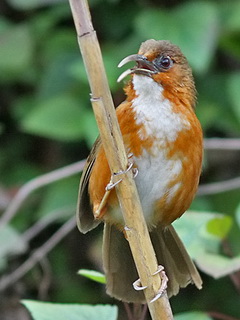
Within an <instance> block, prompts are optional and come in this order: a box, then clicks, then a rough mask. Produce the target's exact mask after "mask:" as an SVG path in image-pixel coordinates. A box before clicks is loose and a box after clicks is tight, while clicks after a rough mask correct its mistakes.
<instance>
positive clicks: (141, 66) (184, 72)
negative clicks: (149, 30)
mask: <svg viewBox="0 0 240 320" xmlns="http://www.w3.org/2000/svg"><path fill="white" fill-rule="evenodd" d="M131 61H135V62H136V65H135V66H134V67H133V68H131V69H128V70H126V71H124V72H123V73H122V74H121V75H120V77H119V78H118V82H119V81H121V80H122V79H123V78H125V77H126V76H127V75H129V74H132V75H135V74H138V75H142V76H146V77H150V78H152V79H153V80H154V81H155V82H157V83H158V84H159V85H161V86H162V88H163V89H164V91H165V94H166V96H167V97H168V98H169V99H170V100H175V99H176V98H177V99H180V101H181V100H182V101H181V102H182V103H186V104H188V105H191V107H194V106H195V100H196V90H195V84H194V80H193V76H192V70H191V68H190V66H189V64H188V62H187V59H186V57H185V56H184V55H183V53H182V52H181V50H180V48H179V47H178V46H176V45H174V44H172V43H171V42H169V41H165V40H160V41H156V40H153V39H151V40H147V41H145V42H143V43H142V45H141V47H140V49H139V52H138V54H133V55H130V56H128V57H126V58H124V59H123V60H122V61H121V62H120V63H119V65H118V66H119V67H122V66H123V65H125V64H126V63H128V62H131Z"/></svg>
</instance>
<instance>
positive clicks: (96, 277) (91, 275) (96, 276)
mask: <svg viewBox="0 0 240 320" xmlns="http://www.w3.org/2000/svg"><path fill="white" fill-rule="evenodd" d="M78 274H80V275H81V276H84V277H86V278H88V279H91V280H93V281H96V282H99V283H104V284H105V283H106V277H105V275H104V274H103V273H101V272H98V271H94V270H87V269H80V270H79V271H78Z"/></svg>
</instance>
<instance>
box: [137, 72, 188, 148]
mask: <svg viewBox="0 0 240 320" xmlns="http://www.w3.org/2000/svg"><path fill="white" fill-rule="evenodd" d="M133 86H134V89H135V91H136V95H137V97H136V98H135V99H134V100H133V103H132V107H133V109H134V111H135V112H136V122H137V124H143V125H144V127H145V130H146V134H147V135H150V136H151V135H153V136H155V137H156V139H157V140H158V142H160V143H161V144H163V143H164V142H165V141H166V140H168V141H175V140H176V137H177V134H178V132H179V131H181V130H183V129H185V130H188V129H189V128H190V124H189V122H188V120H187V119H186V117H184V115H183V114H179V113H175V112H173V109H172V105H171V102H170V101H169V100H168V99H166V98H164V97H163V95H162V92H163V87H162V86H161V85H160V84H158V83H157V82H155V81H154V80H153V79H152V78H150V77H147V76H142V75H134V76H133ZM140 137H141V136H140ZM142 138H144V137H142Z"/></svg>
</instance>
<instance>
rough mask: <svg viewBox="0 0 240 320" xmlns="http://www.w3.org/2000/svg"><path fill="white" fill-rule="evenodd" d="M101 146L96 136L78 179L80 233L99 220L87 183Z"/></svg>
mask: <svg viewBox="0 0 240 320" xmlns="http://www.w3.org/2000/svg"><path fill="white" fill-rule="evenodd" d="M100 146H101V140H100V138H98V139H97V140H96V141H95V143H94V145H93V148H92V150H91V152H90V154H89V156H88V158H87V161H86V164H85V167H84V169H83V173H82V176H81V180H80V186H79V193H78V204H77V225H78V228H79V230H80V231H81V232H82V233H87V232H88V231H90V230H92V229H94V228H95V227H96V226H97V225H98V224H99V223H100V221H99V220H95V219H94V216H93V211H92V205H91V203H90V198H89V193H88V184H89V178H90V175H91V172H92V168H93V165H94V163H95V160H96V153H97V150H98V149H99V147H100Z"/></svg>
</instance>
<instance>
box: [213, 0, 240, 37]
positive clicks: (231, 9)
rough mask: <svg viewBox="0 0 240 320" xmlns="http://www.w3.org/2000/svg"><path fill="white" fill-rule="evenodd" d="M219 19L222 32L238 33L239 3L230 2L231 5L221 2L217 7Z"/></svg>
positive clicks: (239, 25) (239, 21)
mask: <svg viewBox="0 0 240 320" xmlns="http://www.w3.org/2000/svg"><path fill="white" fill-rule="evenodd" d="M218 10H219V14H220V17H221V26H222V28H223V30H224V32H225V33H226V32H227V33H229V32H237V31H240V19H239V16H240V2H239V1H232V2H231V5H229V3H227V2H225V1H224V2H221V3H220V4H219V6H218Z"/></svg>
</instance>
